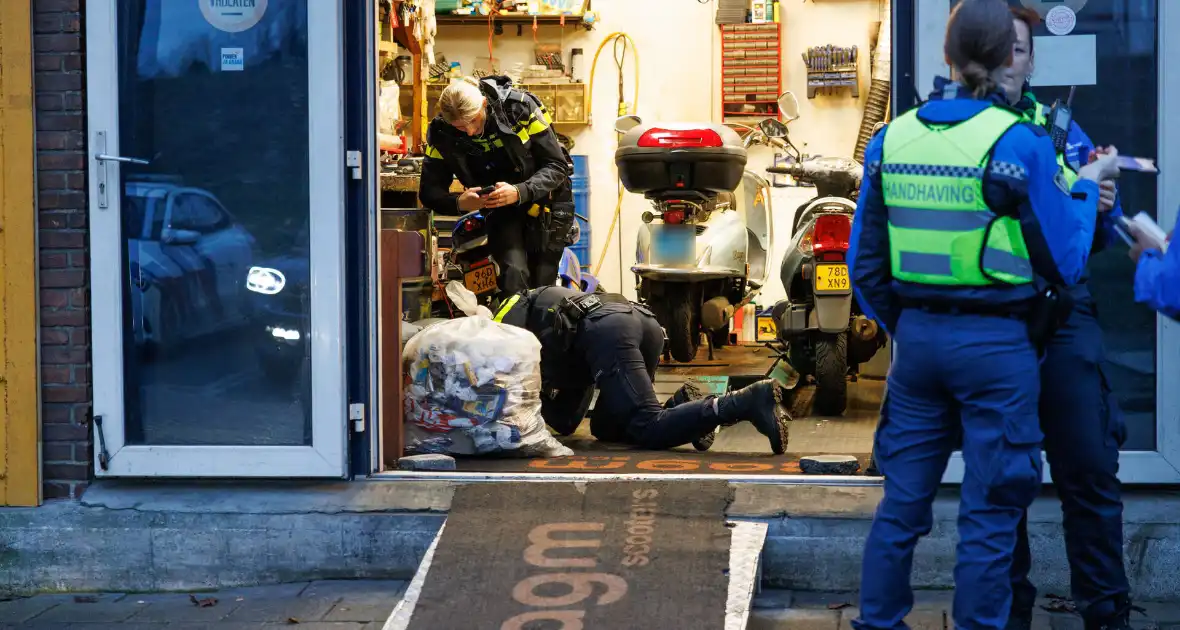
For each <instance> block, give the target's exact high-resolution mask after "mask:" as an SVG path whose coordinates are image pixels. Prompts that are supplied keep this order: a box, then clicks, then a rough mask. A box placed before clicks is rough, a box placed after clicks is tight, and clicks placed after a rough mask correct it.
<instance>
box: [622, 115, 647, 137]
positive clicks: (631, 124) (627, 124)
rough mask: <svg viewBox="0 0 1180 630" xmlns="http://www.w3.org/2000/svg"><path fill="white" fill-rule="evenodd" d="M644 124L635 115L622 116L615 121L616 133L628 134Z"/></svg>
mask: <svg viewBox="0 0 1180 630" xmlns="http://www.w3.org/2000/svg"><path fill="white" fill-rule="evenodd" d="M642 124H643V119H642V118H640V117H639V116H636V115H635V114H628V115H626V116H620V117H618V118H616V119H615V131H617V132H619V133H627V132H628V131H631V130H632V129H634V128H636V127H638V126H639V125H642Z"/></svg>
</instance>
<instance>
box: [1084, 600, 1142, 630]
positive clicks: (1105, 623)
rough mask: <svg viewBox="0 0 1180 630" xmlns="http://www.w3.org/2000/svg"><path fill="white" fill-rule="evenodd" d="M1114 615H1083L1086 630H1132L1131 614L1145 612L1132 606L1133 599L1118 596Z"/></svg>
mask: <svg viewBox="0 0 1180 630" xmlns="http://www.w3.org/2000/svg"><path fill="white" fill-rule="evenodd" d="M1114 611H1115V612H1114V614H1111V615H1107V616H1101V617H1099V616H1097V615H1089V614H1086V612H1083V613H1082V621H1083V627H1084V628H1085V630H1131V612H1132V611H1138V612H1140V613H1142V612H1143V609H1142V608H1138V607H1136V606H1132V605H1131V599H1130V598H1129V597H1126V596H1118V597H1117V598H1116V599H1115V602H1114Z"/></svg>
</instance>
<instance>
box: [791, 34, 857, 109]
mask: <svg viewBox="0 0 1180 630" xmlns="http://www.w3.org/2000/svg"><path fill="white" fill-rule="evenodd" d="M803 64H804V65H805V66H806V67H807V98H815V94H816V92H818V91H820V90H823V91H824V92H825V93H826V92H828V91H829V90H832V89H834V88H852V98H860V57H859V51H858V50H857V48H856V46H853V47H852V48H839V47H836V46H820V47H818V48H811V49H809V50H808V51H807V52H805V53H803Z"/></svg>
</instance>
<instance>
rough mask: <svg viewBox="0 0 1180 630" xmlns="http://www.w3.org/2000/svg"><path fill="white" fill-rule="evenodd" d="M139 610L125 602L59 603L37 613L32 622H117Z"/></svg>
mask: <svg viewBox="0 0 1180 630" xmlns="http://www.w3.org/2000/svg"><path fill="white" fill-rule="evenodd" d="M137 612H139V610H138V609H137V608H135V607H133V606H131V605H128V604H126V603H124V602H118V601H115V602H98V603H94V604H89V603H66V604H59V605H57V606H54V607H53V608H50V609H49V610H46V611H45V612H43V613H41V614H39V615H37V616H36V617H34V618H33V619H32V622H34V623H37V624H58V626H59V627H60V626H62V625H65V624H70V623H88V624H95V623H116V622H122V621H127V620H129V619H131V617H133V616H134V615H135V614H136V613H137Z"/></svg>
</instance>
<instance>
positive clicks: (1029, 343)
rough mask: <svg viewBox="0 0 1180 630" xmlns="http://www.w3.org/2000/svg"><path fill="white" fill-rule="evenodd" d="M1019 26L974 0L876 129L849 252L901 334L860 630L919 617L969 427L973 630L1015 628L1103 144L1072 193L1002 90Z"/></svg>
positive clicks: (960, 597)
mask: <svg viewBox="0 0 1180 630" xmlns="http://www.w3.org/2000/svg"><path fill="white" fill-rule="evenodd" d="M1015 37H1016V34H1015V29H1014V27H1013V24H1012V19H1011V14H1010V13H1009V11H1008V6H1007V4H1006V3H1005V2H1003V0H963V1H962V2H960V3H959V4H958V5H957V6H956V7H955V9H954V11H953V12H952V14H951V18H950V21H949V23H948V26H947V40H946V45H945V52H946V55H947V61H948V62H949V63H950V64H951V65H952V66H953V67H954V68H955V69H956V71H957V74H958V75H959V76H960V77H962V81H963V83H962V84H958V83H952V82H949V81H944V80H940V81H939V82H938V83H937V84H936V88H937V89H936V92H935V93H934V94H933V95H932V96H931V100H930V101H929V102H928V103H926V104H925V105H923V106H922V107H920V108H919V109H917V110H911V111H910V112H907V113H906V114H903V115H902V116H900V117H898V118H897V119H895V120H894V121H893V122H892V123H890V125H889V126H888V127H887V128H886V129H885V131H884V132H883V133H879V134H878V135H877V136H876V137H874V138H873V140H872V141H871V142H870V144H869V146H868V148H867V149H866V152H865V177H864V180H863V184H862V188H861V193H860V197H859V200H858V208H857V213H856V219H855V221H854V222H853V233H852V238H851V241H852V243H851V245H852V248H851V250H850V252H849V256H850V259H851V260H852V278H853V281H854V287H855V289H856V294H857V298H858V303H859V304H860V305H861V306H862V307H864V308H865V309H866V313H868V314H869V315H870V316H871V317H873V318H874V319H876V320H877V321H879V322H881V323H882V324H883V325H884V326H885V328H886V331H887V332H889V333H890V334H891V335H892V337H893V339H894V341H895V342H896V346H897V352H896V354H895V356H894V361H893V365H892V368H891V370H890V374H889V380H888V386H887V387H888V392H889V395H888V398H887V400H886V402H885V405H884V407H883V409H882V412H881V413H882V419H881V424H880V427H879V429H878V431H877V436H876V443H875V449H874V450H875V453H876V457H877V464H878V466H879V467H880V469H881V472H882V473H883V474H884V476H885V493H884V497H883V499H882V501H881V503H880V505H879V506H878V508H877V514H876V517H875V518H874V520H873V526H872V530H871V531H870V534H869V539H868V541H867V543H866V546H865V554H864V564H863V572H862V577H861V597H860V617H859V618H858V619H857V620H856V621H855V622H854V623H853V626H854V627H855V628H857V630H886V629H890V630H892V629H895V628H905V627H906V626H905V624H904V621H903V619H904V618H905V616H906V615H907V614H908V613H909V612H910V610H911V609H912V606H913V593H912V590H911V588H910V572H911V567H912V562H913V552H914V547H915V546H916V544H917V542H918V539H919V538H920V537H921V536H924V535H925V534H927V533H929V531H930V528H931V526H932V521H933V514H932V503H933V501H934V496H935V493H936V492H937V489H938V486H939V483H940V481H941V479H942V476H943V474H944V472H945V468H946V463H947V460H948V458H949V456H950V454H951V452H952V451H953V450H954V448H955V439H956V436H957V434H958V433H959V431H960V430H961V431H962V435H963V454H964V460H965V473H964V479H963V485H962V490H961V491H962V505H961V508H960V518H959V537H960V542H959V545H958V553H957V555H958V563H957V566H956V568H955V582H956V589H955V601H954V619H955V626H956V627H957V628H966V629H975V628H995V629H998V628H1003V627H1004V626H1005V624H1006V622H1007V619H1008V612H1009V607H1010V605H1011V585H1010V578H1009V569H1010V563H1011V559H1012V549H1013V547H1014V545H1015V542H1016V526H1017V524H1018V523H1019V521H1020V518H1021V516H1022V515H1023V512H1024V509H1025V508H1027V507H1028V505H1029V504H1030V503H1031V502H1032V500H1033V499H1034V498H1035V496H1036V494H1037V491H1038V490H1039V487H1040V477H1041V451H1040V442H1041V438H1042V435H1041V431H1040V427H1039V421H1038V418H1037V401H1038V397H1039V392H1040V379H1039V369H1038V368H1039V366H1038V357H1037V344H1038V343H1041V342H1043V341H1044V339H1045V338H1046V335H1047V334H1048V331H1051V329H1052V324H1053V322H1054V321H1056V319H1057V318H1059V317H1061V316H1062V315H1063V312H1064V309H1063V308H1062V306H1061V304H1062V303H1063V301H1065V300H1066V299H1067V298H1068V296H1067V295H1063V294H1061V293H1060V292H1054V291H1053V290H1052V287H1054V286H1058V287H1059V286H1064V285H1069V284H1073V283H1075V282H1076V281H1077V279H1078V278H1079V277H1080V275H1081V273H1082V269H1083V268H1084V266H1085V262H1086V259H1087V257H1088V255H1089V250H1090V244H1091V242H1092V240H1093V234H1094V229H1095V223H1096V218H1097V202H1098V197H1099V189H1098V184H1097V181H1099V180H1101V179H1104V178H1106V177H1103V175H1105V176H1109V175H1110V174H1111V173H1112V172H1114V171H1115V170H1116V169H1117V166H1116V165H1115V164H1114V162H1113V159H1112V157H1110V156H1103V157H1099V158H1098V160H1097V161H1096V162H1095V163H1093V164H1090V165H1088V166H1085V167H1083V168H1082V169H1081V172H1080V173H1079V176H1080V180H1079V181H1078V182H1077V183H1076V184H1075V185H1074V186H1073V187H1072V188H1070V187H1069V186H1068V185H1066V184H1065V177H1064V175H1063V173H1062V172H1061V169H1060V167H1059V166H1058V164H1057V162H1056V156H1055V152H1054V149H1053V145H1052V142H1051V141H1050V140H1049V138H1048V137H1047V135H1046V133H1045V131H1044V130H1043V129H1040V128H1037V127H1035V126H1034V125H1032V124H1028V123H1027V122H1025V121H1024V119H1023V115H1022V114H1021V113H1020V112H1017V111H1016V110H1013V109H1011V108H1009V107H1008V105H1007V102H1006V100H1005V98H1004V95H1003V94H1002V93H1001V92H999V91H998V89H997V87H998V85H999V83H1000V81H1001V80H1002V78H1003V76H1004V70H1005V67H1006V66H1007V65H1008V64H1010V62H1011V56H1012V46H1013V43H1014V41H1015Z"/></svg>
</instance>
